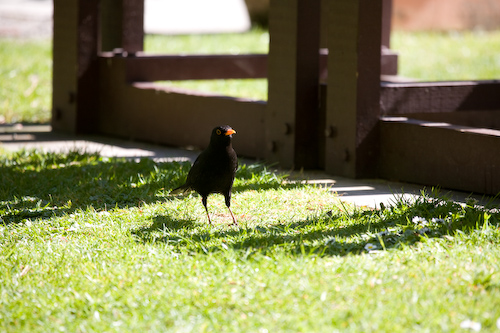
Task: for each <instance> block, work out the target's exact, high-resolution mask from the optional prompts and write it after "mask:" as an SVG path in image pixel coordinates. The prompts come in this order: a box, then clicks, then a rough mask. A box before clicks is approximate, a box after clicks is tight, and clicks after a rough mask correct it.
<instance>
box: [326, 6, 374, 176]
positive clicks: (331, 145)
mask: <svg viewBox="0 0 500 333" xmlns="http://www.w3.org/2000/svg"><path fill="white" fill-rule="evenodd" d="M330 5H331V6H332V8H331V10H330V30H329V38H328V41H329V50H330V52H329V57H328V87H327V101H326V117H325V119H326V128H327V133H328V136H329V138H328V139H327V140H326V143H325V147H326V148H325V149H326V153H325V169H326V171H328V172H330V173H333V174H336V175H341V176H347V177H375V176H377V170H376V169H377V168H376V164H377V157H378V141H379V139H378V119H379V115H380V104H379V102H380V45H381V22H382V0H377V1H373V0H338V1H334V2H331V3H330Z"/></svg>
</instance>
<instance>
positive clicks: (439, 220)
mask: <svg viewBox="0 0 500 333" xmlns="http://www.w3.org/2000/svg"><path fill="white" fill-rule="evenodd" d="M431 221H432V223H445V220H444V219H437V218H435V217H433V218H432V220H431Z"/></svg>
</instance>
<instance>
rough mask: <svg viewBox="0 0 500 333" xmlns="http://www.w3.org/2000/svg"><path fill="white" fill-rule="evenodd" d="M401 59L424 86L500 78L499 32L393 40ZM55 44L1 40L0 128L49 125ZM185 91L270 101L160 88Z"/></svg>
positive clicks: (194, 46)
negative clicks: (426, 83) (15, 124)
mask: <svg viewBox="0 0 500 333" xmlns="http://www.w3.org/2000/svg"><path fill="white" fill-rule="evenodd" d="M268 40H269V35H268V33H267V32H266V31H265V30H262V29H253V30H252V31H250V32H249V33H246V34H223V35H194V36H159V35H148V36H146V39H145V50H146V52H149V53H171V54H172V53H173V54H186V53H198V54H200V53H201V54H210V53H234V54H237V53H266V52H267V51H268ZM392 48H393V49H395V50H397V51H398V52H399V54H400V58H399V62H400V66H399V71H400V74H401V75H402V76H405V77H409V78H414V79H416V80H421V81H434V80H472V79H483V80H486V79H499V78H500V55H499V54H500V31H491V32H460V33H459V32H454V33H434V32H411V33H410V32H400V31H395V32H394V33H393V36H392ZM51 52H52V50H51V42H50V40H42V41H32V40H31V41H26V40H25V41H16V40H11V39H0V59H1V62H0V82H2V83H1V86H0V122H2V120H3V121H5V122H8V123H12V122H44V123H46V122H49V121H50V115H51V112H50V109H51V92H52V88H51V80H52V73H51V70H52V64H51ZM161 84H166V85H170V86H176V87H180V88H184V89H192V90H200V91H204V92H211V93H215V94H223V95H229V96H235V97H244V98H250V99H256V100H267V81H266V80H263V79H259V80H226V81H224V80H214V81H212V80H208V81H207V80H205V81H177V82H161Z"/></svg>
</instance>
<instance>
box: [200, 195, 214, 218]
mask: <svg viewBox="0 0 500 333" xmlns="http://www.w3.org/2000/svg"><path fill="white" fill-rule="evenodd" d="M201 203H203V206H204V207H205V211H206V212H207V217H208V223H210V224H212V220H210V214H208V208H207V197H202V198H201Z"/></svg>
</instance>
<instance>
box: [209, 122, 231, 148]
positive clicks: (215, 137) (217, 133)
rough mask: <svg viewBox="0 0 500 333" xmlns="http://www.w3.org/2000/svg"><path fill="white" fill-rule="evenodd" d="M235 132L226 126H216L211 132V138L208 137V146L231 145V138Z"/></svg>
mask: <svg viewBox="0 0 500 333" xmlns="http://www.w3.org/2000/svg"><path fill="white" fill-rule="evenodd" d="M235 133H236V131H235V130H234V129H232V128H231V127H230V126H228V125H223V126H217V127H216V128H214V129H213V130H212V136H211V137H210V144H219V143H220V144H222V143H224V144H225V145H228V144H230V143H231V138H232V137H233V134H235Z"/></svg>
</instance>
